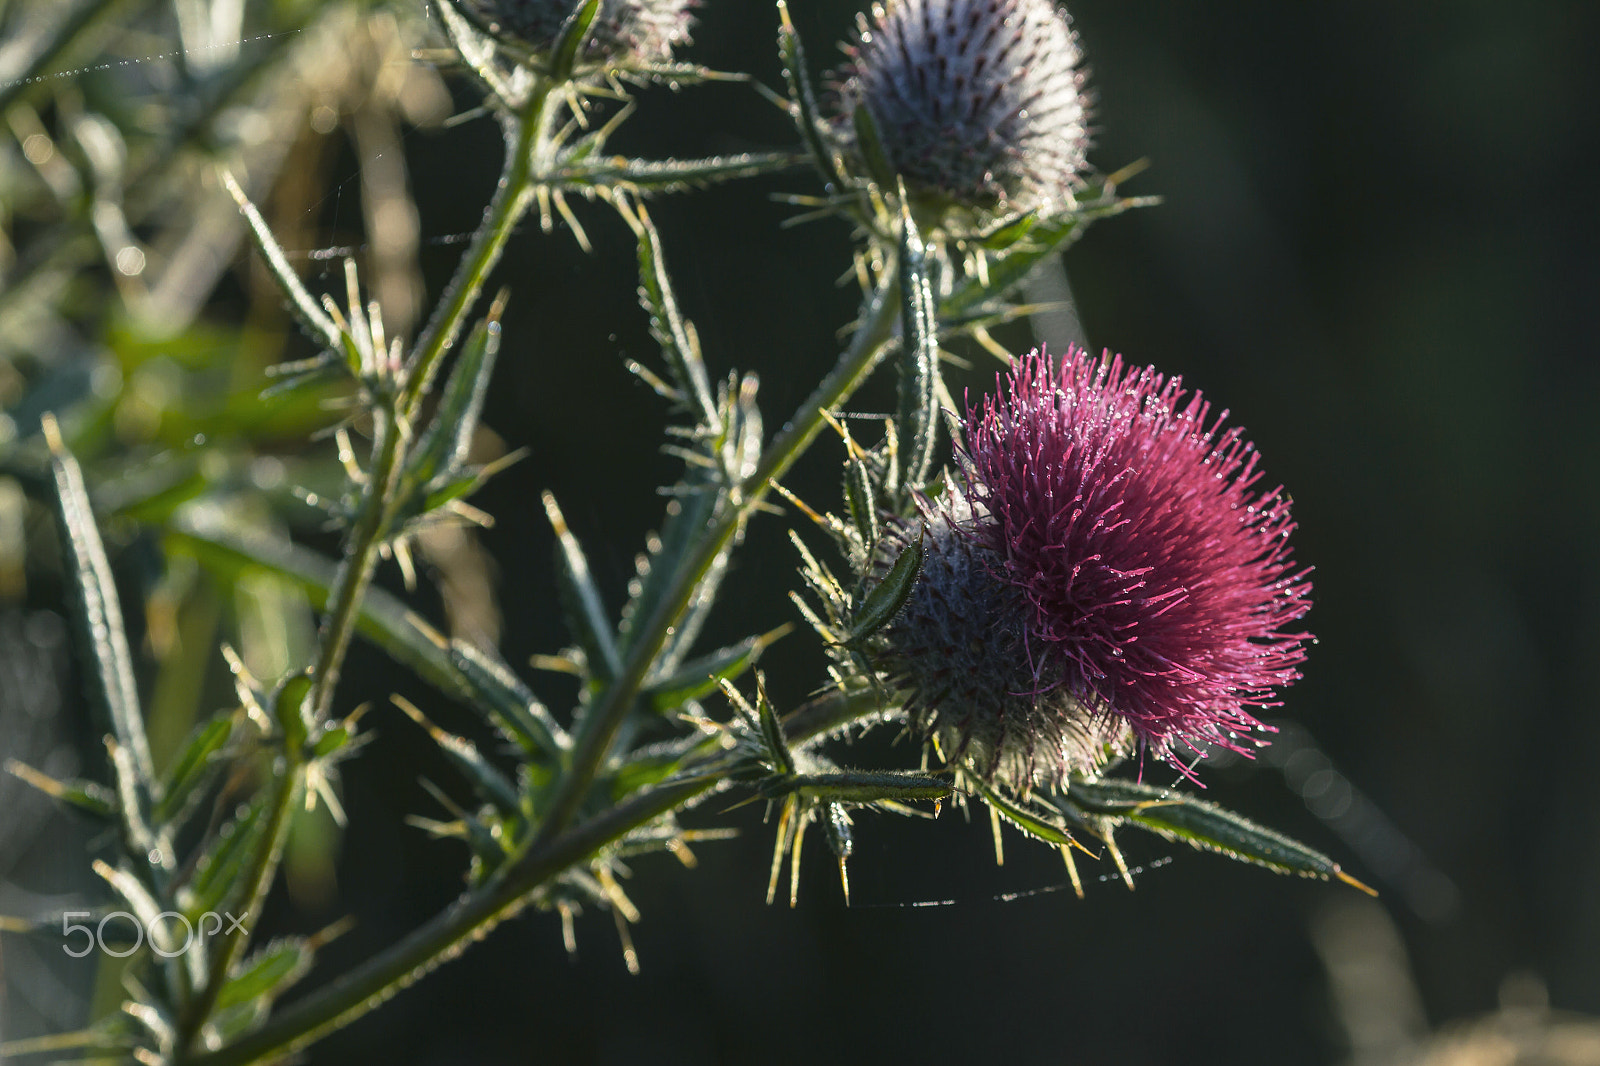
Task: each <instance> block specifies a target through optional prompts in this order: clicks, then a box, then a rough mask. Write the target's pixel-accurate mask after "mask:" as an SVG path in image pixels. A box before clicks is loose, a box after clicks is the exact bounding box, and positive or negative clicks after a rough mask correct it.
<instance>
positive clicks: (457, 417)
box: [404, 289, 508, 509]
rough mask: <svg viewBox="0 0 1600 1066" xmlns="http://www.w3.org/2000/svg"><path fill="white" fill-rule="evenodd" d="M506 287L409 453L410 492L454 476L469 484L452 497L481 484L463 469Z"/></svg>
mask: <svg viewBox="0 0 1600 1066" xmlns="http://www.w3.org/2000/svg"><path fill="white" fill-rule="evenodd" d="M507 295H508V293H507V290H505V289H501V290H500V292H499V294H498V295H497V296H496V297H495V298H494V302H493V303H492V304H491V305H490V307H489V313H488V314H487V315H485V316H484V318H483V320H482V321H480V322H479V323H478V325H477V327H476V328H475V329H473V331H472V333H471V334H470V335H469V336H468V337H467V342H466V344H464V345H462V347H461V354H460V355H458V356H457V357H456V362H455V366H453V367H452V368H451V370H450V376H449V377H448V378H447V379H446V380H445V385H444V389H443V390H441V391H440V393H439V403H438V406H437V407H436V408H435V410H434V415H433V420H432V421H431V422H429V423H428V428H427V429H425V430H423V432H422V434H421V436H420V437H418V438H417V442H416V444H414V445H413V446H412V449H411V454H410V455H409V456H408V457H407V459H406V472H405V479H406V489H405V490H404V491H405V492H406V493H407V494H408V495H412V494H417V493H424V492H435V493H436V492H437V490H439V489H441V488H444V487H446V486H447V485H448V484H450V483H451V482H453V481H458V480H465V481H466V483H467V484H466V486H464V487H462V488H461V489H460V491H458V492H456V493H454V494H452V495H451V496H450V498H452V499H453V498H455V497H456V496H461V495H465V494H466V493H467V492H468V491H470V489H471V488H472V487H473V486H475V485H476V483H477V479H476V478H475V477H467V478H465V479H463V478H461V476H460V471H461V469H462V467H463V465H464V464H465V463H466V460H467V452H468V450H469V449H470V448H471V447H472V435H473V433H474V432H475V431H476V430H477V428H478V419H479V417H480V416H482V414H483V401H484V398H485V397H486V396H487V395H488V394H489V379H490V377H491V376H492V375H493V374H494V363H495V356H496V355H497V354H498V353H499V351H500V315H501V312H503V311H504V310H505V305H506V298H507ZM444 502H446V501H445V500H439V501H438V502H437V503H435V501H434V500H433V499H431V498H426V497H425V499H424V507H427V508H430V509H431V507H436V506H439V505H442V504H443V503H444Z"/></svg>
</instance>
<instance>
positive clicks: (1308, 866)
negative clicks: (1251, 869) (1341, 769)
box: [1066, 778, 1371, 892]
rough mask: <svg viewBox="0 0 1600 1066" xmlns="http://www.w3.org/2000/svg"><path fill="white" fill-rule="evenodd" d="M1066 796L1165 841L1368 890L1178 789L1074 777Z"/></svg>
mask: <svg viewBox="0 0 1600 1066" xmlns="http://www.w3.org/2000/svg"><path fill="white" fill-rule="evenodd" d="M1066 798H1067V800H1068V801H1069V802H1071V803H1073V804H1075V805H1076V806H1078V807H1080V808H1082V809H1084V810H1086V811H1089V812H1091V813H1094V814H1098V815H1102V816H1104V817H1108V818H1113V819H1116V820H1118V821H1123V822H1129V823H1132V824H1133V825H1137V826H1139V827H1140V828H1142V829H1148V830H1149V831H1151V832H1152V833H1156V834H1157V835H1159V836H1161V837H1163V838H1164V839H1167V840H1181V841H1184V842H1185V843H1188V844H1191V845H1193V846H1194V847H1197V848H1201V849H1205V850H1208V851H1218V852H1221V853H1222V854H1224V855H1227V856H1229V857H1230V858H1234V859H1238V860H1240V861H1241V862H1248V863H1254V864H1255V865H1257V866H1265V867H1266V868H1267V869H1269V870H1276V871H1277V872H1279V873H1291V874H1299V875H1300V876H1302V877H1319V878H1324V879H1326V878H1329V877H1334V878H1338V879H1339V880H1341V881H1345V882H1347V883H1351V884H1354V885H1356V886H1357V887H1359V888H1362V889H1364V890H1366V891H1368V892H1371V889H1367V888H1366V886H1365V885H1362V884H1361V883H1360V882H1358V881H1355V879H1354V878H1352V877H1350V876H1349V875H1348V874H1346V873H1345V872H1344V871H1343V870H1341V869H1340V868H1339V864H1338V863H1336V862H1334V861H1333V860H1332V859H1330V858H1328V857H1327V856H1326V855H1324V854H1322V853H1321V852H1319V851H1316V850H1315V849H1313V848H1310V847H1307V846H1306V845H1304V844H1302V843H1300V842H1299V841H1297V840H1294V839H1291V838H1290V837H1287V836H1284V835H1283V834H1282V833H1278V832H1275V831H1274V830H1271V829H1267V828H1266V827H1264V826H1260V825H1257V824H1256V823H1254V822H1252V821H1250V820H1249V819H1247V818H1245V817H1243V816H1242V815H1238V814H1234V813H1233V812H1232V811H1229V810H1225V809H1223V808H1222V807H1219V806H1217V805H1216V804H1214V803H1209V802H1207V801H1205V800H1201V799H1197V798H1195V797H1193V796H1189V795H1186V794H1184V793H1182V792H1171V791H1168V790H1166V789H1161V788H1156V787H1154V786H1152V785H1146V784H1141V783H1139V782H1136V781H1121V780H1116V779H1113V778H1106V779H1103V780H1100V781H1096V782H1078V781H1074V782H1073V783H1072V785H1071V786H1070V787H1069V788H1068V791H1067V796H1066Z"/></svg>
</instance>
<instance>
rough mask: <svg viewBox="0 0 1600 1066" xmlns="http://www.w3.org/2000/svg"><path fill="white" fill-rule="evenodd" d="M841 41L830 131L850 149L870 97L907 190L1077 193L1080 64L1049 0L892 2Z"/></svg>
mask: <svg viewBox="0 0 1600 1066" xmlns="http://www.w3.org/2000/svg"><path fill="white" fill-rule="evenodd" d="M845 51H846V53H847V55H848V56H849V61H848V62H847V63H846V64H845V66H844V68H843V69H841V70H840V71H839V72H838V83H839V84H838V87H837V89H838V113H837V117H836V118H835V120H834V132H835V134H836V136H838V137H839V139H840V140H841V142H842V143H844V144H845V145H846V146H847V147H850V148H852V149H854V147H855V140H856V138H855V132H854V128H853V118H852V116H853V115H854V113H855V110H856V108H857V107H865V108H866V109H867V112H868V113H869V114H870V115H871V116H872V120H873V124H874V126H875V127H876V129H877V132H878V137H879V139H880V140H881V142H882V147H883V152H884V155H885V156H886V158H887V162H888V164H889V165H890V166H891V167H892V168H893V169H894V170H895V171H896V172H897V173H898V175H899V176H900V177H901V178H903V179H904V180H905V182H906V185H907V188H908V191H910V192H911V193H913V194H917V195H922V196H928V195H932V196H936V197H940V198H943V199H946V200H948V201H952V202H954V203H958V204H962V205H965V206H967V207H972V208H984V209H989V208H997V207H1000V208H1005V209H1007V210H1013V209H1015V210H1029V209H1033V208H1039V209H1041V210H1045V211H1049V210H1052V209H1059V208H1062V207H1064V206H1069V205H1070V204H1071V203H1072V193H1073V190H1074V189H1075V188H1076V187H1078V185H1079V184H1080V182H1079V174H1080V173H1081V172H1082V171H1083V169H1084V155H1085V153H1086V152H1087V150H1088V146H1089V134H1088V130H1087V128H1086V125H1085V123H1086V121H1087V106H1086V103H1085V98H1084V93H1083V81H1084V73H1083V71H1082V70H1080V69H1079V68H1078V63H1079V61H1080V59H1081V58H1082V57H1081V54H1080V52H1079V50H1078V44H1077V35H1076V34H1074V33H1073V31H1072V28H1071V25H1070V21H1069V19H1068V17H1067V14H1066V12H1065V11H1062V10H1060V9H1058V8H1057V7H1056V6H1055V3H1054V2H1053V0H887V2H886V3H882V4H875V5H874V6H873V18H872V20H871V21H870V22H869V21H868V20H867V18H866V16H865V15H862V16H860V17H859V18H858V27H857V41H856V43H855V44H854V45H852V46H849V47H847V48H846V49H845Z"/></svg>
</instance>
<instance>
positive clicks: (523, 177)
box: [400, 75, 558, 416]
mask: <svg viewBox="0 0 1600 1066" xmlns="http://www.w3.org/2000/svg"><path fill="white" fill-rule="evenodd" d="M556 87H557V85H556V83H555V82H554V81H552V80H551V79H550V78H547V77H544V76H542V75H539V76H536V77H535V81H534V84H533V86H532V87H531V88H530V89H529V90H528V99H527V102H526V103H525V104H524V105H523V108H522V113H521V115H520V116H519V117H518V124H517V135H516V138H515V140H514V141H512V140H511V139H510V138H508V139H507V140H508V153H507V156H506V163H505V169H504V170H503V171H502V172H501V175H500V184H498V185H496V186H495V190H494V196H493V198H492V199H491V200H490V201H489V206H488V207H487V208H485V209H484V215H483V224H482V225H481V226H479V227H478V230H477V232H476V233H475V234H474V235H473V238H472V244H471V246H470V247H469V248H468V249H467V254H466V256H465V257H464V258H463V259H462V262H461V266H460V267H459V268H458V269H457V271H456V276H455V277H454V278H452V279H451V281H450V285H449V287H448V288H446V289H445V294H444V299H443V300H442V301H441V302H440V304H439V306H438V308H437V309H436V310H435V311H434V313H433V317H432V318H431V319H429V320H428V325H427V328H426V329H425V330H423V333H422V336H421V337H419V338H418V339H417V344H416V347H415V349H414V354H413V355H412V357H411V365H410V368H409V369H408V371H407V374H406V381H405V385H404V387H403V388H402V389H401V394H400V409H401V410H402V411H404V412H406V414H407V415H408V416H414V415H415V414H416V413H417V408H418V407H420V406H421V404H422V398H423V397H424V396H426V395H427V392H428V386H429V385H430V384H432V382H433V376H434V374H435V373H437V372H438V369H439V363H440V361H441V360H442V359H443V358H444V355H445V353H446V352H448V351H449V350H450V349H451V347H452V346H453V345H454V344H455V342H456V338H457V337H458V336H460V334H461V327H462V326H463V325H464V324H465V323H466V320H467V312H469V311H471V310H472V305H473V304H474V303H475V302H477V299H478V295H479V294H480V293H481V292H482V291H483V286H484V283H485V282H486V281H488V280H489V272H490V271H491V270H493V269H494V266H495V264H496V263H498V262H499V261H500V253H501V252H502V251H504V250H505V246H506V242H507V241H508V240H510V239H511V233H512V231H513V230H514V229H515V228H516V225H517V223H518V222H520V221H521V220H522V216H523V215H524V214H526V213H527V210H528V206H529V204H530V203H531V202H532V199H533V190H534V187H535V186H536V185H537V183H538V173H539V171H540V170H541V169H542V168H543V164H544V162H545V158H544V157H545V155H546V154H547V151H548V144H549V140H550V137H549V133H550V126H551V123H552V120H553V119H554V118H555V115H556V112H557V110H558V109H557V107H556V102H557V99H558V97H557V94H556V93H555V89H556Z"/></svg>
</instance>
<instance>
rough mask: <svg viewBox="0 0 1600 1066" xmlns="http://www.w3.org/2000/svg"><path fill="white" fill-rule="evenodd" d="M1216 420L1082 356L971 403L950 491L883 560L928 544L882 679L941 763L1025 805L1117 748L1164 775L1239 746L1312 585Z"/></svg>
mask: <svg viewBox="0 0 1600 1066" xmlns="http://www.w3.org/2000/svg"><path fill="white" fill-rule="evenodd" d="M1225 418H1226V412H1224V413H1222V414H1221V415H1218V416H1217V417H1216V418H1214V419H1213V418H1212V417H1211V408H1210V405H1209V404H1208V403H1206V402H1205V400H1204V399H1203V397H1202V396H1201V395H1200V394H1199V393H1198V392H1195V393H1189V392H1187V391H1186V390H1185V389H1184V388H1183V385H1182V382H1181V380H1180V379H1178V378H1171V379H1168V378H1166V377H1164V376H1163V375H1161V374H1159V373H1157V372H1156V371H1155V370H1154V369H1153V368H1148V367H1147V368H1144V369H1142V370H1135V369H1132V368H1130V367H1127V366H1125V365H1124V364H1123V362H1122V360H1121V358H1120V357H1115V358H1109V357H1108V358H1103V359H1096V358H1092V357H1090V356H1089V355H1087V354H1086V353H1085V352H1083V351H1081V350H1073V351H1071V352H1069V353H1068V355H1067V357H1066V358H1065V359H1063V360H1061V361H1060V363H1059V365H1057V364H1055V363H1053V362H1052V360H1051V359H1050V358H1049V357H1048V356H1047V355H1046V354H1045V353H1044V352H1043V351H1038V352H1034V353H1032V354H1031V355H1029V356H1026V357H1024V358H1022V359H1020V360H1018V361H1017V363H1016V364H1015V365H1014V367H1013V369H1012V371H1011V373H1010V374H1009V375H1008V376H1007V378H1006V379H1005V380H1004V382H1003V393H1002V394H1001V395H997V396H991V397H989V398H987V399H985V400H984V401H983V403H981V404H980V405H977V406H975V407H971V408H969V410H968V414H967V418H966V422H965V426H964V432H963V437H964V441H963V444H964V447H963V456H962V477H961V481H962V482H963V486H962V487H960V488H953V489H951V490H949V491H947V492H946V494H945V495H944V496H942V497H939V498H937V499H935V500H931V501H928V502H927V503H926V504H925V507H924V512H925V513H924V516H923V520H922V522H921V523H920V525H919V524H918V523H902V524H901V525H900V526H898V527H896V531H895V532H894V533H893V534H892V535H891V536H890V537H888V538H886V542H885V545H884V549H885V550H887V551H889V552H891V553H892V552H894V551H896V550H898V549H897V545H903V544H904V543H906V542H908V539H909V538H911V537H914V536H922V537H924V538H925V548H924V553H925V563H924V569H923V574H922V576H921V578H920V579H919V587H918V589H917V590H916V591H914V593H913V594H912V597H911V598H910V599H909V600H908V602H907V605H906V607H905V608H904V609H902V611H901V613H900V615H899V616H898V617H897V618H896V619H895V621H894V622H893V623H892V624H891V625H890V626H889V627H887V629H886V630H885V634H884V636H885V640H884V642H883V643H884V646H885V650H883V651H882V652H881V653H880V656H879V663H880V666H881V667H882V669H883V670H884V672H885V673H886V674H887V675H888V676H889V677H890V678H891V680H892V681H893V683H894V684H895V685H896V687H897V688H899V689H901V690H902V691H903V692H905V693H906V694H907V695H906V698H907V701H908V702H907V710H908V713H909V714H910V715H911V717H912V720H913V722H914V723H915V724H917V725H918V726H919V727H920V728H921V729H922V730H923V732H925V733H928V734H931V735H935V736H937V737H938V738H939V739H940V742H941V744H942V745H944V747H945V750H946V753H947V756H948V757H950V758H952V759H961V760H963V761H965V762H966V763H967V764H968V765H970V766H972V767H974V768H975V769H976V770H978V771H979V772H981V773H983V774H985V775H986V776H988V777H990V778H999V779H1001V780H1002V781H1004V782H1006V783H1009V784H1011V785H1013V786H1015V787H1019V788H1023V789H1026V788H1028V787H1031V785H1033V784H1036V783H1046V782H1056V783H1059V782H1060V781H1061V780H1063V779H1064V778H1065V776H1066V775H1068V774H1071V773H1089V772H1092V771H1093V770H1094V769H1096V768H1097V766H1098V764H1100V763H1102V762H1104V761H1105V759H1107V758H1108V757H1110V756H1112V755H1115V754H1119V753H1122V752H1125V751H1128V750H1131V747H1132V743H1131V742H1132V741H1136V742H1137V743H1138V745H1140V746H1142V747H1143V748H1144V749H1145V750H1147V751H1149V752H1151V753H1152V754H1154V755H1156V756H1158V757H1161V758H1166V759H1169V760H1172V761H1174V762H1179V761H1180V760H1181V759H1182V758H1183V757H1184V756H1185V753H1204V752H1205V751H1206V750H1207V749H1209V748H1211V747H1223V748H1228V749H1232V750H1235V751H1244V750H1247V748H1246V745H1248V744H1250V743H1252V742H1253V741H1254V740H1255V739H1256V738H1255V736H1254V735H1255V734H1257V733H1258V732H1259V731H1260V730H1261V729H1262V726H1261V723H1260V722H1259V721H1258V720H1257V719H1256V717H1255V716H1254V714H1253V713H1252V709H1254V708H1260V707H1263V706H1270V705H1272V702H1273V698H1274V690H1275V688H1276V687H1277V686H1280V685H1285V684H1288V683H1290V682H1292V681H1294V680H1295V679H1296V678H1298V677H1299V676H1300V675H1299V673H1298V670H1297V667H1298V666H1299V664H1300V663H1301V662H1302V661H1303V659H1304V650H1303V643H1304V642H1305V641H1306V640H1307V639H1309V637H1308V635H1307V634H1304V633H1299V632H1287V631H1286V627H1289V626H1290V625H1292V623H1294V622H1295V621H1297V620H1298V619H1300V618H1301V617H1302V616H1304V614H1305V613H1306V611H1307V610H1309V608H1310V601H1309V600H1308V599H1307V596H1308V594H1309V592H1310V585H1309V583H1308V582H1307V581H1306V580H1305V576H1306V571H1304V570H1299V571H1296V570H1295V569H1294V564H1293V562H1292V560H1291V554H1290V548H1289V544H1288V536H1289V533H1290V531H1291V530H1292V529H1293V528H1294V523H1293V522H1292V520H1291V519H1290V516H1289V504H1288V500H1287V499H1286V497H1284V495H1283V494H1282V492H1281V491H1280V490H1278V489H1273V490H1271V491H1269V492H1265V493H1261V492H1257V491H1256V490H1255V488H1254V486H1255V483H1256V482H1257V480H1258V479H1259V477H1260V475H1259V472H1258V471H1257V469H1256V459H1257V455H1256V452H1255V450H1254V449H1253V447H1252V446H1251V445H1250V444H1249V443H1247V442H1246V441H1245V440H1244V437H1243V433H1242V430H1240V429H1239V428H1238V427H1232V428H1224V427H1223V422H1224V420H1225Z"/></svg>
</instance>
